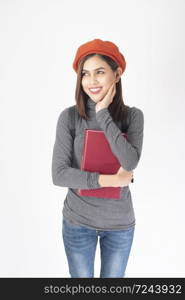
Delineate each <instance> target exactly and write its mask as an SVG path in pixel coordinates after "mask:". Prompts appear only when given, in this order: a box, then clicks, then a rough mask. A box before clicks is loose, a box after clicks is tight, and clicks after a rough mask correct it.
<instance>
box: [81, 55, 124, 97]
mask: <svg viewBox="0 0 185 300" xmlns="http://www.w3.org/2000/svg"><path fill="white" fill-rule="evenodd" d="M118 69H121V68H118ZM118 69H117V71H118V72H117V71H116V72H113V71H112V69H111V67H110V66H109V65H108V64H107V63H106V62H105V61H104V60H102V59H101V58H100V57H99V56H96V55H95V56H92V57H90V58H88V59H87V60H86V61H85V63H84V66H83V69H82V88H83V90H84V92H85V93H86V94H87V95H88V96H89V97H90V98H91V99H92V100H93V101H94V102H96V103H98V102H99V101H101V100H102V99H103V98H104V96H105V95H106V94H107V92H108V90H109V88H110V87H111V85H112V83H113V82H114V81H115V80H116V79H118V77H120V76H119V72H120V70H118ZM117 73H118V75H116V74H117ZM117 81H118V80H117ZM93 88H94V90H93ZM95 88H97V89H95Z"/></svg>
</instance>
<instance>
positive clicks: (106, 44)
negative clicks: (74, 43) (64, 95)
mask: <svg viewBox="0 0 185 300" xmlns="http://www.w3.org/2000/svg"><path fill="white" fill-rule="evenodd" d="M91 53H98V54H103V55H107V56H109V57H111V58H112V59H113V60H114V61H116V62H117V64H118V65H119V67H121V69H122V73H123V72H124V71H125V68H126V61H125V58H124V56H123V55H122V54H121V52H120V51H119V48H118V47H117V46H116V45H115V44H114V43H112V42H110V41H102V40H100V39H94V40H92V41H90V42H87V43H85V44H83V45H81V46H80V47H79V48H78V49H77V52H76V56H75V59H74V62H73V69H74V70H75V72H77V70H78V63H79V60H80V59H81V58H82V57H84V56H86V55H88V54H91Z"/></svg>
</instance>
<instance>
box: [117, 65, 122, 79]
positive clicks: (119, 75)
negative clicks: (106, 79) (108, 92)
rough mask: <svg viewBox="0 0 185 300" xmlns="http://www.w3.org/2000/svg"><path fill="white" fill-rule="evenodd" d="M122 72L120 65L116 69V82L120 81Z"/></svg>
mask: <svg viewBox="0 0 185 300" xmlns="http://www.w3.org/2000/svg"><path fill="white" fill-rule="evenodd" d="M121 74H122V69H121V68H120V67H118V68H117V70H116V82H118V81H119V80H120V78H121Z"/></svg>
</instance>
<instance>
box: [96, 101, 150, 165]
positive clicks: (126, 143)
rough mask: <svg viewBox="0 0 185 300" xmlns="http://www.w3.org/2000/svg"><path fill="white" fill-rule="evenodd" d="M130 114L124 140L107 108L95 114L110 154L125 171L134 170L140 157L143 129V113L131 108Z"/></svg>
mask: <svg viewBox="0 0 185 300" xmlns="http://www.w3.org/2000/svg"><path fill="white" fill-rule="evenodd" d="M130 114H131V115H130V123H129V128H128V131H127V135H128V139H126V138H124V137H123V136H122V135H121V130H120V129H119V128H118V126H117V125H116V124H115V122H114V121H113V119H112V117H111V115H110V112H109V110H108V108H103V109H101V110H99V111H98V112H97V113H96V120H97V121H98V123H99V125H100V127H101V129H102V130H103V131H104V133H105V135H106V137H107V139H108V141H109V144H110V147H111V150H112V152H113V153H114V155H115V156H116V157H117V159H118V160H119V162H120V164H121V166H122V167H123V168H124V169H126V170H127V171H131V170H134V169H135V168H136V166H137V164H138V162H139V159H140V157H141V151H142V145H143V128H144V115H143V112H142V111H141V110H140V109H139V108H136V107H132V108H131V111H130Z"/></svg>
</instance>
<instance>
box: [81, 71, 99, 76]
mask: <svg viewBox="0 0 185 300" xmlns="http://www.w3.org/2000/svg"><path fill="white" fill-rule="evenodd" d="M99 72H102V73H104V72H103V71H97V73H99ZM85 74H87V73H85V72H84V73H82V76H84V75H85Z"/></svg>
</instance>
